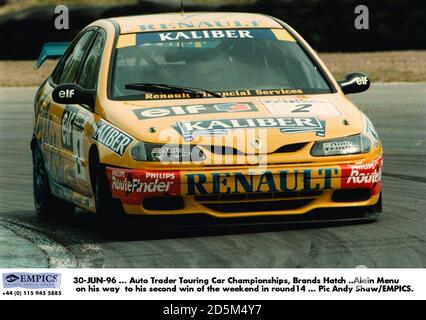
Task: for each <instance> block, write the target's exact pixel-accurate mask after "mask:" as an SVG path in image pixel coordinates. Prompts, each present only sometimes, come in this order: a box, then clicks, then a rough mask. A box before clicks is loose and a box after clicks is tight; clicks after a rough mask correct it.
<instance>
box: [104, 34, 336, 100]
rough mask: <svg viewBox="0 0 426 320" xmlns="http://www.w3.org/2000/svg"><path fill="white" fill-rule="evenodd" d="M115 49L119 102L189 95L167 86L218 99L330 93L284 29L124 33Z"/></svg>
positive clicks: (115, 91) (115, 90)
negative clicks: (221, 97)
mask: <svg viewBox="0 0 426 320" xmlns="http://www.w3.org/2000/svg"><path fill="white" fill-rule="evenodd" d="M116 50H117V51H116V55H115V62H114V73H113V79H112V88H111V89H112V92H113V98H118V99H120V98H121V99H129V100H135V99H161V98H164V99H166V98H169V99H170V98H185V97H188V98H189V97H191V96H190V95H185V92H182V93H179V92H177V91H176V88H174V91H173V93H170V90H167V89H168V88H166V86H174V87H186V88H198V89H201V90H206V91H210V92H218V93H219V94H221V96H223V97H227V96H242V95H245V96H247V95H273V94H309V93H330V92H331V90H330V87H329V85H328V84H327V81H326V80H325V78H324V76H323V75H322V73H321V71H320V70H319V69H318V67H317V66H316V65H315V63H314V62H313V61H312V60H311V59H310V58H309V57H308V55H307V54H306V53H305V51H304V50H303V49H302V47H301V46H300V45H299V44H298V43H297V42H296V40H295V39H294V38H293V37H292V36H291V35H290V33H288V31H286V30H285V29H234V30H230V29H229V30H193V31H172V32H144V33H137V34H127V35H121V36H120V38H119V40H118V43H117V49H116ZM131 84H133V85H131ZM135 84H137V85H135ZM146 84H150V85H148V86H146ZM152 84H155V85H161V86H162V87H161V88H163V89H162V90H163V91H164V92H163V91H162V90H160V89H158V87H156V90H155V92H151V91H152V90H150V88H153V86H152ZM129 85H130V86H129ZM126 86H127V87H126ZM205 97H212V95H209V94H208V93H205Z"/></svg>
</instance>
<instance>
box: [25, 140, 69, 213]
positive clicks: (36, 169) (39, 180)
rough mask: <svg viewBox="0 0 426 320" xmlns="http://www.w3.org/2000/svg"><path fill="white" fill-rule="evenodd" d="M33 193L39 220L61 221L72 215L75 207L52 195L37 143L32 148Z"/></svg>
mask: <svg viewBox="0 0 426 320" xmlns="http://www.w3.org/2000/svg"><path fill="white" fill-rule="evenodd" d="M33 193H34V206H35V209H36V213H37V215H38V217H39V218H40V220H42V221H53V220H62V219H67V218H70V217H71V216H72V215H73V213H74V210H75V205H73V204H72V203H70V202H68V201H65V200H62V199H60V198H58V197H56V196H54V195H53V194H52V192H51V190H50V184H49V177H48V175H47V171H46V167H45V164H44V159H43V155H42V153H41V150H40V147H39V145H38V144H37V143H35V144H34V148H33Z"/></svg>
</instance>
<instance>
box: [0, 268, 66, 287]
mask: <svg viewBox="0 0 426 320" xmlns="http://www.w3.org/2000/svg"><path fill="white" fill-rule="evenodd" d="M60 287H61V274H60V273H51V272H49V273H28V272H13V273H3V288H4V289H11V288H25V289H58V288H60Z"/></svg>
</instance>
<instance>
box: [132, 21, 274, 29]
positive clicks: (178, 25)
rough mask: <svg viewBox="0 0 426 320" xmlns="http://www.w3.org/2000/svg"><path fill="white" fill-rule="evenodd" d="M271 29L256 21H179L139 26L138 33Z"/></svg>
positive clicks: (266, 24)
mask: <svg viewBox="0 0 426 320" xmlns="http://www.w3.org/2000/svg"><path fill="white" fill-rule="evenodd" d="M268 26H270V27H273V26H276V25H275V24H272V23H268V22H265V21H256V20H222V21H211V20H210V21H205V20H201V21H195V22H192V21H181V22H172V23H152V24H142V25H140V26H139V29H140V31H155V30H171V29H213V28H233V27H248V28H250V27H254V28H257V27H268Z"/></svg>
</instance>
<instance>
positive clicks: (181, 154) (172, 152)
mask: <svg viewBox="0 0 426 320" xmlns="http://www.w3.org/2000/svg"><path fill="white" fill-rule="evenodd" d="M130 155H131V156H132V158H133V159H134V160H137V161H157V162H166V163H169V162H191V161H201V160H204V159H205V155H204V153H203V151H202V150H201V149H199V148H198V147H197V146H193V145H189V144H185V145H177V144H153V143H146V142H139V143H138V144H137V145H136V146H134V147H133V148H132V150H131V151H130Z"/></svg>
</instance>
